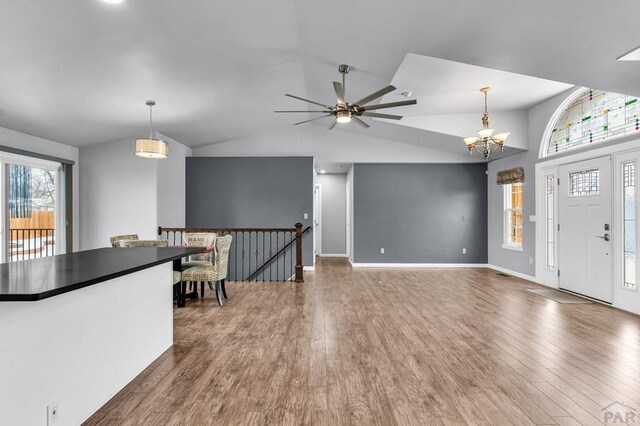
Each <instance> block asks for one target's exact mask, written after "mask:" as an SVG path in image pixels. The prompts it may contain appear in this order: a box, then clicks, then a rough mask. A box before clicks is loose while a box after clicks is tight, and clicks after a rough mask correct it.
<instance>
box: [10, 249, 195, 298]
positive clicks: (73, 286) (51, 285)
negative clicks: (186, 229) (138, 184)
mask: <svg viewBox="0 0 640 426" xmlns="http://www.w3.org/2000/svg"><path fill="white" fill-rule="evenodd" d="M202 250H203V249H202V247H168V248H146V247H144V248H102V249H96V250H87V251H80V252H76V253H69V254H60V255H57V256H50V257H43V258H40V259H31V260H23V261H20V262H12V263H3V264H0V302H29V301H37V300H42V299H46V298H48V297H52V296H57V295H59V294H62V293H67V292H70V291H74V290H78V289H80V288H83V287H88V286H90V285H94V284H98V283H101V282H103V281H107V280H111V279H114V278H118V277H121V276H123V275H127V274H131V273H133V272H137V271H141V270H143V269H147V268H151V267H153V266H156V265H160V264H162V263H166V262H172V261H174V260H177V259H180V258H183V257H186V256H189V255H191V254H196V253H200V252H202ZM169 279H170V278H169V277H167V280H169Z"/></svg>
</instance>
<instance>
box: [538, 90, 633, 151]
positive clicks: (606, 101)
mask: <svg viewBox="0 0 640 426" xmlns="http://www.w3.org/2000/svg"><path fill="white" fill-rule="evenodd" d="M633 133H638V134H639V135H640V102H639V101H638V99H637V98H636V97H635V96H626V95H621V94H619V93H611V92H605V91H602V90H595V89H585V91H584V92H583V93H582V94H581V95H580V96H578V98H577V99H576V100H574V101H573V103H572V104H571V105H569V107H568V108H567V109H566V110H565V111H564V113H563V114H562V115H561V116H560V118H559V119H558V121H557V122H556V123H555V125H554V127H553V129H552V131H551V136H550V137H549V141H548V146H547V152H546V156H549V155H554V154H557V153H560V152H565V151H570V150H572V149H576V148H580V147H583V146H587V145H589V144H593V143H599V142H604V141H607V140H612V139H615V138H619V137H623V136H627V135H630V134H633Z"/></svg>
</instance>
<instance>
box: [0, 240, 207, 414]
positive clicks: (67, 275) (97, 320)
mask: <svg viewBox="0 0 640 426" xmlns="http://www.w3.org/2000/svg"><path fill="white" fill-rule="evenodd" d="M201 252H202V248H197V247H196V248H186V247H181V248H178V247H169V248H104V249H97V250H88V251H83V252H77V253H71V254H63V255H58V256H51V257H46V258H42V259H33V260H26V261H21V262H15V263H10V264H2V265H0V300H1V301H3V302H0V377H1V378H2V379H0V412H2V420H0V424H2V425H5V424H6V425H12V426H22V425H25V426H32V425H42V426H46V425H47V409H48V407H49V409H50V407H52V406H56V407H57V409H58V413H59V418H58V420H57V421H56V424H57V425H60V426H65V425H78V424H82V422H83V421H85V420H86V419H87V418H89V417H90V416H91V415H92V414H93V413H94V412H95V411H96V410H98V409H99V408H100V407H101V406H102V405H103V404H104V403H105V402H107V401H108V400H109V399H110V398H112V397H113V396H114V395H116V394H117V393H118V392H119V391H120V390H121V389H122V388H124V387H125V386H126V385H127V383H129V382H130V381H131V380H132V379H133V378H134V377H136V376H137V375H138V374H140V373H141V372H142V371H143V370H144V369H145V368H146V367H147V366H149V365H150V364H151V363H152V362H153V361H154V360H155V359H157V358H158V357H159V356H160V355H161V354H162V353H163V352H165V351H166V350H171V349H170V348H171V346H172V344H173V309H174V303H173V270H174V268H175V267H177V265H174V263H177V262H179V261H180V259H181V258H183V257H186V256H188V255H191V254H196V253H201Z"/></svg>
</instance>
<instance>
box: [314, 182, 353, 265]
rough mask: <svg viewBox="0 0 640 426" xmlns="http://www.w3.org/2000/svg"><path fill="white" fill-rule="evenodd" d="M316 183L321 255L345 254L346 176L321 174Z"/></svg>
mask: <svg viewBox="0 0 640 426" xmlns="http://www.w3.org/2000/svg"><path fill="white" fill-rule="evenodd" d="M318 183H319V184H320V188H321V196H322V201H321V210H322V217H321V218H320V224H321V229H322V240H321V250H322V253H321V254H323V255H326V254H341V255H344V254H347V175H346V174H344V173H343V174H321V175H319V176H318Z"/></svg>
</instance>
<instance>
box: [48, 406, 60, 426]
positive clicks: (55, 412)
mask: <svg viewBox="0 0 640 426" xmlns="http://www.w3.org/2000/svg"><path fill="white" fill-rule="evenodd" d="M58 418H60V411H59V409H58V401H53V402H52V403H50V404H49V405H47V426H53V425H55V424H57V423H58Z"/></svg>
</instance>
